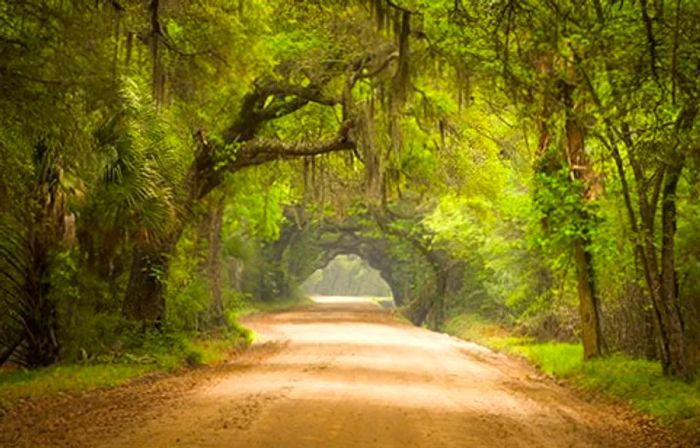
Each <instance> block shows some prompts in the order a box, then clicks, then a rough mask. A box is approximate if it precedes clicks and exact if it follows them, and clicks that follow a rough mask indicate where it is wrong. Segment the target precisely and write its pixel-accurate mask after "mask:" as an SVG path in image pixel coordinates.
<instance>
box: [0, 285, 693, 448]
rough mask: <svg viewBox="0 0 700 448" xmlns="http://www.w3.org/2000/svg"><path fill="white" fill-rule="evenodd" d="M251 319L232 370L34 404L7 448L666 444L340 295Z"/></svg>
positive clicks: (596, 404) (472, 347) (613, 412)
mask: <svg viewBox="0 0 700 448" xmlns="http://www.w3.org/2000/svg"><path fill="white" fill-rule="evenodd" d="M320 302H322V303H317V304H315V305H313V306H310V307H306V308H302V309H298V310H293V311H288V312H282V313H273V314H266V315H259V316H253V317H251V318H249V319H248V320H247V321H246V322H245V324H246V325H248V326H249V327H251V328H253V329H254V330H255V331H256V332H257V333H258V334H259V335H260V339H261V342H260V343H259V344H258V345H257V347H256V348H254V349H253V350H251V351H250V352H248V353H246V354H244V355H242V356H240V357H238V358H236V359H235V360H234V361H233V362H231V363H230V364H227V365H224V366H220V367H217V368H213V369H200V370H196V371H193V372H189V373H185V374H182V375H177V376H170V377H149V378H146V379H142V380H139V381H136V382H134V383H132V384H130V385H128V386H125V387H119V388H116V389H111V390H105V391H98V392H90V393H84V394H79V395H67V396H62V397H58V398H57V397H53V398H36V399H32V400H28V401H27V402H25V403H24V404H22V405H21V406H19V407H17V408H15V409H14V410H13V411H12V412H10V413H9V414H8V415H6V416H4V417H2V418H0V446H3V447H4V446H8V447H9V446H12V447H50V446H57V447H69V446H70V447H105V448H107V447H109V448H118V447H119V448H120V447H154V448H155V447H178V446H181V447H247V448H262V447H270V448H271V447H281V448H285V447H294V448H296V447H324V448H328V447H352V448H357V447H402V448H403V447H431V448H433V447H435V448H438V447H473V448H478V447H635V448H640V447H652V446H658V447H673V446H681V445H679V444H677V443H676V442H673V441H672V440H671V439H670V438H669V437H668V436H667V434H665V433H664V432H663V431H662V430H660V429H659V428H658V427H656V426H655V425H654V424H653V423H651V422H650V421H648V420H645V419H643V418H641V417H639V416H637V415H636V414H634V413H633V412H630V411H628V410H626V409H625V408H624V407H621V406H618V405H614V404H611V403H601V402H600V401H599V400H596V401H592V400H591V399H590V398H588V399H587V398H585V397H584V396H582V395H581V394H579V393H575V392H572V391H571V390H569V389H568V388H565V387H562V386H560V385H557V384H556V383H555V382H553V381H551V380H549V379H547V378H543V377H541V376H540V375H538V374H537V373H536V372H535V371H534V370H533V369H532V368H531V367H529V366H528V365H526V364H525V363H524V362H522V361H520V360H516V359H512V358H509V357H506V356H504V355H501V354H497V353H493V352H491V351H489V350H487V349H485V348H483V347H481V346H479V345H476V344H472V343H468V342H464V341H460V340H457V339H454V338H451V337H449V336H446V335H442V334H438V333H433V332H430V331H427V330H424V329H420V328H416V327H413V326H410V325H408V324H404V323H400V322H397V321H396V320H395V319H393V318H392V316H391V315H390V314H389V313H388V312H385V311H381V310H379V309H378V308H377V307H376V306H375V305H373V304H371V303H368V302H362V301H348V300H344V299H342V298H331V299H325V300H320Z"/></svg>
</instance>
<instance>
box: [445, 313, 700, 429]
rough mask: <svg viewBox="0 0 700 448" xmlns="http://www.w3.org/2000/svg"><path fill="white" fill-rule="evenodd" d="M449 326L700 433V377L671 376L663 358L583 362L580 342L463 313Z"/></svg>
mask: <svg viewBox="0 0 700 448" xmlns="http://www.w3.org/2000/svg"><path fill="white" fill-rule="evenodd" d="M444 330H445V331H446V332H447V333H449V334H451V335H454V336H457V337H459V338H462V339H468V340H472V341H474V342H478V343H481V344H483V345H486V346H488V347H491V348H493V349H495V350H498V351H503V352H507V353H512V354H516V355H520V356H523V357H525V358H526V359H528V360H530V361H531V362H532V363H534V364H535V365H536V366H537V367H538V368H539V369H540V370H542V371H543V372H545V373H547V374H549V375H551V376H554V377H556V378H560V379H564V380H567V381H569V382H571V383H572V384H574V385H575V386H577V387H580V388H582V389H586V390H590V391H595V392H599V393H602V394H605V395H607V396H609V397H612V398H615V399H618V400H623V401H625V402H627V403H629V404H630V405H631V406H632V407H633V408H634V409H636V410H638V411H640V412H642V413H645V414H647V415H651V416H653V417H655V418H656V419H657V420H659V421H660V422H662V423H664V424H667V425H671V426H672V427H674V428H675V429H677V430H680V431H681V432H682V433H683V434H685V435H689V436H691V437H700V378H699V379H696V380H695V382H694V383H692V384H687V383H684V382H682V381H678V380H674V379H671V378H668V377H665V376H664V375H663V373H662V371H661V366H660V365H659V363H658V362H652V361H647V360H643V359H633V358H630V357H627V356H624V355H620V354H614V355H612V356H609V357H606V358H602V359H596V360H592V361H588V362H583V349H582V347H581V345H580V344H571V343H563V342H535V341H534V340H532V339H531V338H524V337H517V336H512V335H511V334H510V333H509V332H508V331H507V330H506V329H504V328H502V327H501V326H499V325H496V324H494V323H491V322H488V321H485V320H483V319H481V318H479V317H477V316H474V315H468V314H462V315H458V316H456V317H454V318H452V319H450V320H448V322H446V324H445V326H444Z"/></svg>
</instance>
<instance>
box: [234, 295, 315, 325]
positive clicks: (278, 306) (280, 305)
mask: <svg viewBox="0 0 700 448" xmlns="http://www.w3.org/2000/svg"><path fill="white" fill-rule="evenodd" d="M313 303H314V302H313V300H311V299H310V298H309V297H306V296H300V297H294V298H289V299H279V300H272V301H269V302H263V301H259V300H255V301H252V300H251V301H248V302H246V303H245V305H244V306H243V307H242V308H240V309H238V310H235V312H233V314H232V316H233V318H234V319H229V320H230V321H231V320H235V318H238V317H242V316H249V315H251V314H257V313H274V312H279V311H287V310H291V309H293V308H298V307H300V306H306V305H312V304H313Z"/></svg>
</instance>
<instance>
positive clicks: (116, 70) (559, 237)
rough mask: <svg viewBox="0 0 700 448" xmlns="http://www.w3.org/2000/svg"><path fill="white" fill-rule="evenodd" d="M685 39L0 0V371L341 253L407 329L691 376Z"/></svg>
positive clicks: (521, 21) (447, 2)
mask: <svg viewBox="0 0 700 448" xmlns="http://www.w3.org/2000/svg"><path fill="white" fill-rule="evenodd" d="M698 27H700V4H698V3H697V2H681V1H677V2H662V1H647V0H629V1H627V0H625V1H622V0H617V1H602V0H591V1H589V2H578V1H573V0H552V1H547V2H539V1H515V0H488V1H486V0H444V1H443V0H439V1H430V2H424V1H416V0H402V1H398V0H333V1H282V0H280V1H276V0H273V1H258V0H236V1H229V0H210V1H206V2H187V1H179V0H148V1H144V0H89V1H88V0H83V1H74V2H66V1H60V0H49V1H38V0H25V1H12V0H0V86H2V88H1V89H0V110H2V114H0V303H2V305H1V306H2V309H3V312H2V313H0V365H1V364H3V363H6V362H10V363H13V364H17V365H22V366H27V367H38V366H45V365H50V364H53V363H56V362H58V361H70V360H76V359H79V358H81V357H82V358H85V357H87V358H94V357H98V356H99V355H101V354H105V353H112V352H114V351H118V350H123V349H124V347H125V344H126V345H128V344H132V345H133V344H139V343H140V342H141V341H142V340H144V339H145V338H147V337H150V336H148V335H150V334H168V333H169V332H185V333H197V332H203V331H206V330H208V329H211V328H220V327H225V326H227V325H231V321H232V320H235V312H236V310H237V309H240V307H241V306H242V304H245V303H246V302H250V301H273V300H278V299H282V298H289V297H293V296H295V294H298V286H299V285H300V284H301V283H302V282H303V281H304V280H305V279H306V278H308V277H309V276H310V275H311V274H312V273H313V272H314V271H316V270H317V269H319V268H321V267H323V266H326V265H327V264H328V263H329V262H330V260H332V259H333V258H335V257H336V256H338V255H349V254H352V255H356V256H358V257H361V258H362V259H363V260H365V261H366V262H367V263H368V265H369V266H371V267H372V268H373V269H376V270H377V271H378V272H379V273H380V275H381V277H382V278H383V279H384V280H385V281H386V283H387V284H388V285H389V286H390V288H391V291H392V295H393V297H394V299H395V301H396V304H397V306H398V307H399V309H400V310H401V312H403V313H404V314H405V315H406V316H408V317H409V319H410V320H411V321H413V322H414V323H416V324H419V325H422V324H425V325H428V326H430V327H431V328H437V329H439V328H441V325H443V323H444V322H445V321H446V319H449V318H450V317H451V316H453V315H455V314H457V313H461V312H470V313H475V314H478V315H480V316H483V317H485V318H488V319H491V320H494V321H498V322H501V323H502V324H504V325H509V326H511V327H513V328H519V329H520V331H521V332H523V333H524V334H527V335H531V336H533V337H536V338H538V339H542V340H548V339H557V340H567V341H578V342H580V343H582V345H583V350H584V356H585V358H586V359H591V358H596V357H600V356H606V355H608V354H610V353H616V352H623V353H626V354H628V355H631V356H637V357H643V358H648V359H654V360H658V362H659V363H660V364H661V366H662V367H663V371H664V373H666V374H667V375H670V376H674V377H678V378H682V379H686V380H687V379H690V378H691V377H692V376H693V372H694V371H695V370H696V369H697V367H698V366H699V365H700V288H699V287H698V285H700V251H699V250H698V248H699V247H700V226H698V222H700V203H698V201H697V198H698V194H699V193H700V175H699V174H700V151H699V149H698V148H699V147H700V146H699V145H698V142H699V141H700V140H699V139H698V137H699V135H698V126H696V121H697V115H698V98H699V95H700V90H699V87H700V86H699V85H698V79H700V77H699V76H698V67H700V47H698V41H697V36H698V35H700V33H699V32H700V29H699V28H698ZM127 335H128V338H127Z"/></svg>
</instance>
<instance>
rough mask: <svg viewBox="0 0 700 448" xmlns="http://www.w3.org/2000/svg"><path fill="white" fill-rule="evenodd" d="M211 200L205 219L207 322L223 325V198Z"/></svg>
mask: <svg viewBox="0 0 700 448" xmlns="http://www.w3.org/2000/svg"><path fill="white" fill-rule="evenodd" d="M213 202H214V203H213V205H212V207H211V209H210V210H209V216H208V219H207V221H208V229H207V230H208V240H209V246H208V248H207V277H208V278H209V290H210V292H211V302H210V306H209V323H210V324H212V325H214V326H218V325H223V324H224V322H225V320H224V302H223V284H222V279H221V263H222V259H221V258H222V256H223V246H222V242H221V226H222V223H223V219H224V201H223V199H217V200H215V201H213Z"/></svg>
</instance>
